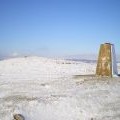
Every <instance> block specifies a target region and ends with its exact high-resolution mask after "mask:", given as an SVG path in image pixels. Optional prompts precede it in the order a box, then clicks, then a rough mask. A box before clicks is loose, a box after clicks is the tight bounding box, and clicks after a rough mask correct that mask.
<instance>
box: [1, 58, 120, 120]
mask: <svg viewBox="0 0 120 120" xmlns="http://www.w3.org/2000/svg"><path fill="white" fill-rule="evenodd" d="M95 68H96V63H84V62H79V61H77V62H75V61H69V60H64V59H48V58H42V57H25V58H14V59H8V60H3V61H0V108H1V109H0V120H12V119H13V114H15V113H20V114H22V115H23V116H24V117H25V120H92V119H93V120H119V119H120V78H119V77H116V78H101V79H97V78H90V77H86V78H84V77H80V78H75V77H74V75H86V74H94V73H95ZM118 72H119V73H120V64H118Z"/></svg>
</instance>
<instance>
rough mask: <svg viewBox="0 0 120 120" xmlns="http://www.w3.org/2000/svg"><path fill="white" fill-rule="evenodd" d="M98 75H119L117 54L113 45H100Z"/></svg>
mask: <svg viewBox="0 0 120 120" xmlns="http://www.w3.org/2000/svg"><path fill="white" fill-rule="evenodd" d="M96 75H97V76H107V77H113V76H116V75H118V71H117V62H116V54H115V48H114V45H113V44H111V43H104V44H101V45H100V50H99V56H98V62H97V68H96Z"/></svg>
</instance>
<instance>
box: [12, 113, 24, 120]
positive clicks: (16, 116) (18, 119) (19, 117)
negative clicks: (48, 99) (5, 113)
mask: <svg viewBox="0 0 120 120" xmlns="http://www.w3.org/2000/svg"><path fill="white" fill-rule="evenodd" d="M13 118H14V120H25V118H24V116H23V115H21V114H14V115H13Z"/></svg>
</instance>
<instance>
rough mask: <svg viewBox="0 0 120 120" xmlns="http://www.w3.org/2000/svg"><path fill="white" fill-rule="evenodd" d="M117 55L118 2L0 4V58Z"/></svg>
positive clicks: (12, 0) (5, 0)
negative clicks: (112, 49) (108, 50)
mask: <svg viewBox="0 0 120 120" xmlns="http://www.w3.org/2000/svg"><path fill="white" fill-rule="evenodd" d="M104 42H111V43H114V44H115V46H116V52H117V53H119V51H120V47H119V46H120V0H0V54H1V55H10V54H11V55H12V54H23V55H27V54H30V55H46V56H47V55H48V56H49V55H56V56H57V55H58V56H59V55H76V54H97V53H98V49H99V45H100V44H101V43H104Z"/></svg>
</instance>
